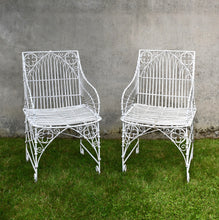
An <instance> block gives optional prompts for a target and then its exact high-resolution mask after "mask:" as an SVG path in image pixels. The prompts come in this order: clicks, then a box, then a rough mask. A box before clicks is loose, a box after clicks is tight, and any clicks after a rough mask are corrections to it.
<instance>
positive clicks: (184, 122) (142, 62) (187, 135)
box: [121, 49, 196, 182]
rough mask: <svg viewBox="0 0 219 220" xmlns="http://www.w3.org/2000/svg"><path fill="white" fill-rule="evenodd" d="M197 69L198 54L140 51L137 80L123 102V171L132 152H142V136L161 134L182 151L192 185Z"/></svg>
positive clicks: (128, 88) (133, 81)
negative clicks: (195, 76) (190, 168)
mask: <svg viewBox="0 0 219 220" xmlns="http://www.w3.org/2000/svg"><path fill="white" fill-rule="evenodd" d="M194 70H195V52H194V51H177V50H144V49H142V50H139V56H138V61H137V67H136V72H135V75H134V78H133V79H132V81H131V82H130V84H129V85H128V86H127V87H126V89H125V90H124V92H123V94H122V99H121V110H122V117H121V121H122V170H123V171H126V169H127V167H126V161H127V159H128V158H129V157H130V155H131V154H132V152H133V151H134V150H136V153H138V152H139V137H140V136H142V135H144V134H148V133H152V132H155V131H160V132H162V133H163V134H164V135H165V136H167V137H168V138H169V139H170V140H171V141H172V142H173V143H174V144H175V145H176V147H177V148H178V149H179V151H180V152H181V154H182V156H183V158H184V160H185V164H186V173H187V181H188V182H189V167H190V163H191V160H192V157H193V120H194V116H195V113H196V107H195V101H194ZM134 140H136V143H133V144H132V145H131V146H132V147H130V144H131V143H132V142H133V141H134Z"/></svg>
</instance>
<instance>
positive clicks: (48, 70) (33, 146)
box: [22, 50, 101, 181]
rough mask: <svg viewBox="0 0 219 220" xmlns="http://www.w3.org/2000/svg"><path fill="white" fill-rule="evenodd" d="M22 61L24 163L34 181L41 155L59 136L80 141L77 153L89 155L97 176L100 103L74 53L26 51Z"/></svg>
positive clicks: (98, 165) (76, 53) (76, 52)
mask: <svg viewBox="0 0 219 220" xmlns="http://www.w3.org/2000/svg"><path fill="white" fill-rule="evenodd" d="M22 59H23V80H24V101H25V104H24V109H23V110H24V114H25V136H26V141H25V142H26V160H27V161H28V160H30V162H31V164H32V166H33V169H34V180H35V181H37V170H38V165H39V161H40V158H41V156H42V154H43V152H44V151H45V149H46V148H47V147H48V145H49V144H50V143H51V142H52V141H53V140H54V139H55V138H56V137H57V136H58V135H59V134H61V133H63V134H66V135H70V136H73V137H79V138H80V139H81V140H80V152H81V153H82V154H83V153H84V150H86V152H88V153H89V155H90V156H91V157H92V158H93V159H94V161H95V162H96V163H97V166H96V171H97V172H98V173H100V132H99V121H100V120H101V117H100V116H99V111H100V101H99V96H98V94H97V91H96V89H95V88H94V87H93V86H92V85H91V84H90V83H89V82H88V81H87V79H86V77H85V75H84V73H83V70H82V68H81V63H80V58H79V53H78V51H76V50H68V51H29V52H23V53H22ZM67 131H68V132H67ZM70 131H72V132H70ZM82 138H83V139H85V140H86V141H87V142H88V143H89V144H90V145H91V146H92V148H91V149H92V152H91V151H90V150H88V149H87V148H86V147H85V145H84V144H83V143H82Z"/></svg>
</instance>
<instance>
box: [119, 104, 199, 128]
mask: <svg viewBox="0 0 219 220" xmlns="http://www.w3.org/2000/svg"><path fill="white" fill-rule="evenodd" d="M194 115H195V110H194V111H191V110H188V109H185V108H164V107H156V106H148V105H143V104H134V105H133V106H132V107H131V108H130V109H129V110H128V111H127V112H126V114H125V115H123V116H122V117H121V120H122V121H124V122H131V123H137V124H144V125H152V126H153V125H156V126H175V125H177V126H185V127H186V126H191V124H192V121H193V118H194Z"/></svg>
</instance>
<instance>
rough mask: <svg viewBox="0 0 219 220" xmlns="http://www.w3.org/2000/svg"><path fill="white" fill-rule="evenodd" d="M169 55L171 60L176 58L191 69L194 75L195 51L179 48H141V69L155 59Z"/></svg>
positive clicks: (190, 72)
mask: <svg viewBox="0 0 219 220" xmlns="http://www.w3.org/2000/svg"><path fill="white" fill-rule="evenodd" d="M165 57H168V59H169V60H171V59H173V58H174V59H175V62H177V61H178V62H179V63H181V64H182V65H184V66H185V67H186V68H187V70H188V71H189V74H190V75H193V69H194V68H193V65H194V60H195V53H194V52H193V51H185V52H182V51H177V50H175V51H174V50H172V51H171V50H165V51H162V50H154V51H153V50H140V56H139V64H140V70H143V69H144V68H145V66H147V65H148V64H149V63H150V62H152V61H153V60H157V61H158V60H160V59H164V58H165Z"/></svg>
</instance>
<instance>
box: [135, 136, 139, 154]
mask: <svg viewBox="0 0 219 220" xmlns="http://www.w3.org/2000/svg"><path fill="white" fill-rule="evenodd" d="M136 145H137V147H136V150H135V153H136V154H139V138H138V139H137V143H136Z"/></svg>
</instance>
